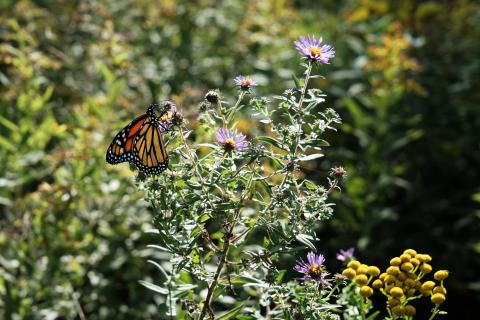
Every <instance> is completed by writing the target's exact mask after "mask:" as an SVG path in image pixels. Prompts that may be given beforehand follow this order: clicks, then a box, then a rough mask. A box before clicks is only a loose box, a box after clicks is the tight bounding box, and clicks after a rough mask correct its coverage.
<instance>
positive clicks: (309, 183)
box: [304, 180, 318, 190]
mask: <svg viewBox="0 0 480 320" xmlns="http://www.w3.org/2000/svg"><path fill="white" fill-rule="evenodd" d="M304 183H305V187H307V189H308V190H317V188H318V187H317V185H316V184H315V183H313V182H312V181H310V180H305V181H304Z"/></svg>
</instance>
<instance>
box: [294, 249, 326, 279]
mask: <svg viewBox="0 0 480 320" xmlns="http://www.w3.org/2000/svg"><path fill="white" fill-rule="evenodd" d="M307 260H308V262H305V261H303V260H302V259H299V260H297V264H296V265H295V267H294V268H293V269H294V270H295V271H297V272H300V273H303V274H304V280H306V281H308V280H311V281H316V282H318V283H319V284H321V285H324V286H330V283H328V281H327V280H326V279H325V277H326V276H327V275H329V273H328V272H327V271H326V270H325V266H324V265H323V263H324V262H325V258H324V256H323V255H321V254H319V255H316V254H315V253H314V252H309V253H308V254H307Z"/></svg>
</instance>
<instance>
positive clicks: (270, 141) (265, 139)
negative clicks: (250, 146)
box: [256, 136, 286, 150]
mask: <svg viewBox="0 0 480 320" xmlns="http://www.w3.org/2000/svg"><path fill="white" fill-rule="evenodd" d="M256 139H257V140H258V141H260V142H264V143H267V144H269V145H272V146H275V147H277V148H280V149H282V150H286V149H285V147H284V146H283V144H282V143H281V142H280V141H278V140H277V139H275V138H272V137H268V136H259V137H256Z"/></svg>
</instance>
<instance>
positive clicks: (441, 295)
mask: <svg viewBox="0 0 480 320" xmlns="http://www.w3.org/2000/svg"><path fill="white" fill-rule="evenodd" d="M431 261H432V257H431V256H430V255H428V254H421V253H417V252H416V251H415V250H413V249H407V250H405V251H404V252H403V253H402V254H401V255H400V256H399V257H394V258H392V259H391V260H390V265H389V266H388V268H387V269H386V270H385V272H383V273H380V269H379V268H377V267H376V266H368V265H366V264H362V263H360V262H359V261H357V260H352V261H350V262H349V263H348V265H347V268H346V269H345V270H343V272H342V274H343V275H344V276H345V277H347V278H349V279H350V280H353V281H355V283H356V284H357V285H358V286H359V287H360V294H361V295H362V296H364V297H366V298H368V297H370V296H371V295H373V292H374V289H376V290H379V291H380V292H381V293H382V294H384V295H385V296H386V297H387V299H388V301H387V310H388V312H389V314H390V315H391V316H392V319H398V318H405V319H410V318H411V317H413V316H414V315H415V313H416V310H415V307H414V306H412V305H411V304H410V303H411V301H412V300H415V299H418V298H421V297H430V300H431V301H432V303H434V304H435V305H436V308H435V311H436V310H438V307H439V305H440V304H442V303H443V302H444V301H445V296H446V294H447V290H446V289H445V287H444V285H443V280H445V279H446V278H447V277H448V271H446V270H439V271H436V272H435V273H434V276H433V278H434V280H436V281H437V282H435V281H433V280H428V281H424V282H422V279H423V278H424V277H425V276H426V275H427V274H429V273H431V272H432V271H433V268H432V266H431V265H430V262H431Z"/></svg>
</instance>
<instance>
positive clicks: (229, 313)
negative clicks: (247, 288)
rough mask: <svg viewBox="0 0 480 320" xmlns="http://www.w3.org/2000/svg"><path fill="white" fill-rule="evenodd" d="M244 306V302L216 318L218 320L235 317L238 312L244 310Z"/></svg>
mask: <svg viewBox="0 0 480 320" xmlns="http://www.w3.org/2000/svg"><path fill="white" fill-rule="evenodd" d="M243 306H244V304H243V303H242V304H241V305H239V306H237V307H235V308H233V309H232V310H230V311H227V312H225V313H224V314H222V315H221V316H218V317H216V318H215V319H217V320H228V319H232V318H233V317H235V316H236V315H237V314H238V313H240V311H242V309H243Z"/></svg>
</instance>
